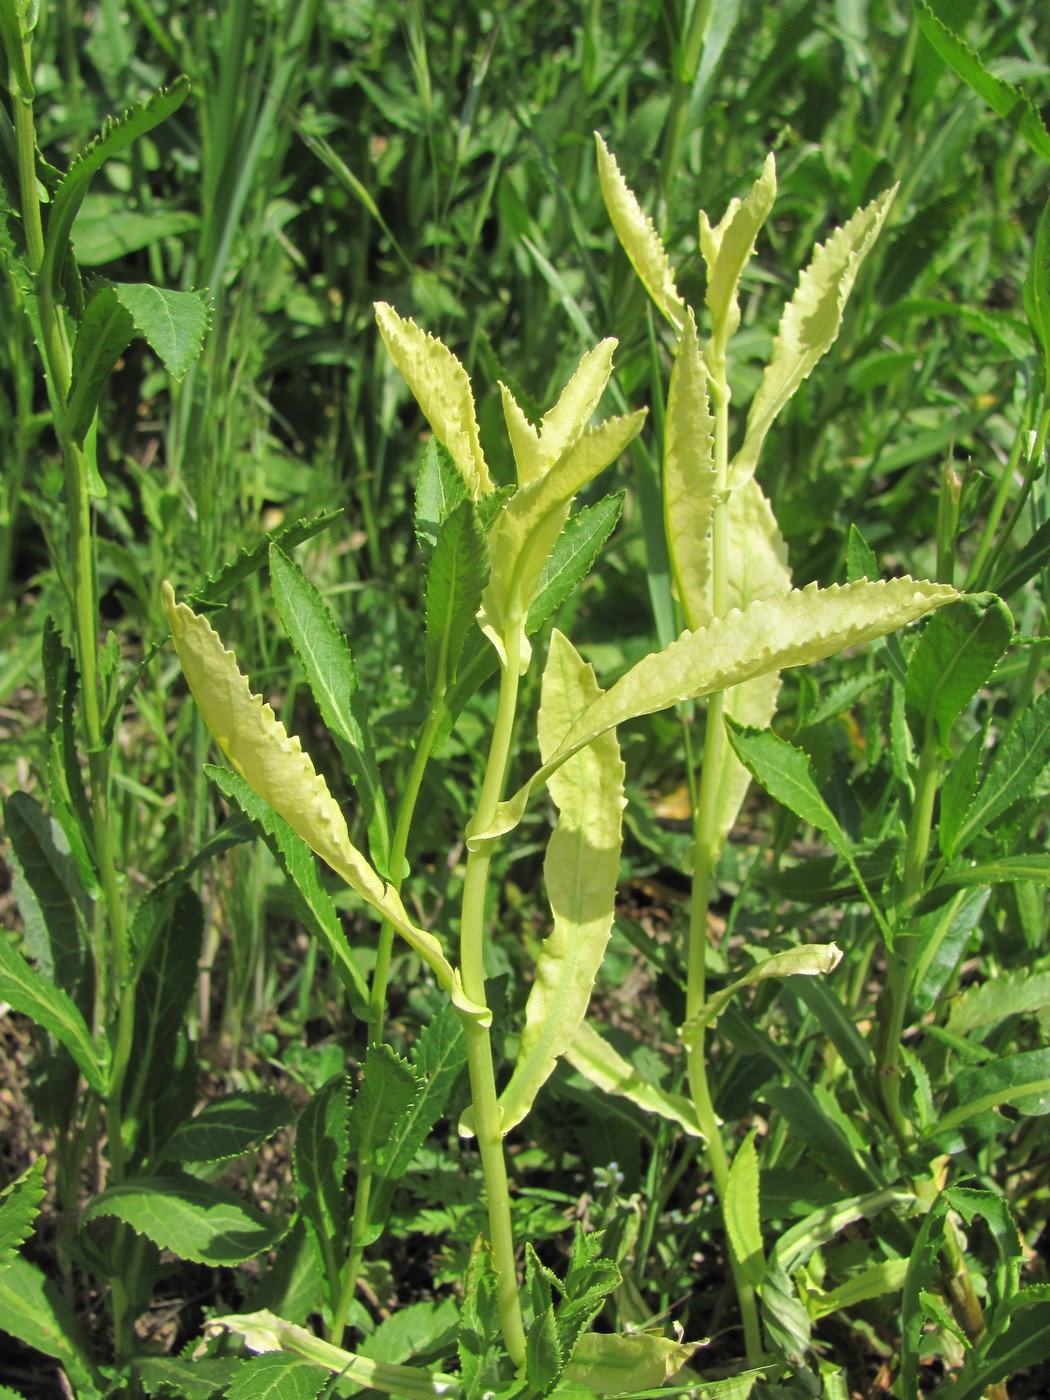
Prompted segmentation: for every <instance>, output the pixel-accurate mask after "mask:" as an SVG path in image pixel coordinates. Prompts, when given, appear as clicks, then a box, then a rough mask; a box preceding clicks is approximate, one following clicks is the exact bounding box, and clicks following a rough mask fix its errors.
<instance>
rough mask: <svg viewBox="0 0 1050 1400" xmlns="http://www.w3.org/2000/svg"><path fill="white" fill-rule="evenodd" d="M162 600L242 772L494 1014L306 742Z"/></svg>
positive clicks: (213, 720) (447, 978)
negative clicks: (385, 868)
mask: <svg viewBox="0 0 1050 1400" xmlns="http://www.w3.org/2000/svg"><path fill="white" fill-rule="evenodd" d="M161 596H162V601H163V604H164V610H165V612H166V613H167V615H168V624H169V626H170V628H171V635H172V638H173V640H174V642H175V649H176V651H177V652H178V655H179V662H180V664H181V666H182V670H183V674H184V675H185V677H186V681H187V684H188V685H189V687H190V691H191V692H192V694H193V698H194V699H195V700H196V702H197V704H198V706H199V707H200V710H201V713H202V714H203V716H204V721H205V723H206V724H207V726H208V728H209V729H210V730H211V732H212V735H213V736H214V738H215V741H216V743H217V744H218V745H219V747H220V748H221V749H222V751H223V753H224V754H225V755H226V757H227V758H228V759H229V761H230V763H231V764H232V766H233V768H234V769H235V770H236V772H238V773H239V774H240V775H241V777H242V778H243V779H244V780H245V782H246V783H248V785H249V786H250V787H252V788H254V789H255V791H256V792H257V793H258V794H259V796H260V797H263V798H265V800H266V801H267V802H268V803H269V804H270V806H271V807H272V808H273V809H274V811H275V812H276V813H277V814H278V816H281V817H283V818H284V819H285V821H286V822H287V823H288V825H289V826H290V827H291V828H292V830H293V831H294V832H295V833H296V834H297V835H298V836H301V837H302V839H303V840H304V841H305V842H306V844H307V845H308V846H309V847H310V849H311V850H312V851H313V852H314V853H315V854H316V855H319V856H320V857H321V859H322V860H324V861H326V862H327V863H328V864H329V865H330V866H331V867H332V869H333V870H334V871H335V872H336V874H337V875H339V876H340V877H341V878H342V879H344V880H345V881H346V883H347V884H348V885H349V886H350V888H351V889H353V890H354V891H356V893H357V894H359V895H360V896H361V898H362V899H364V900H365V901H366V902H367V903H368V904H370V905H371V906H372V907H373V909H375V910H376V911H377V912H378V913H379V914H381V915H382V916H383V918H385V919H388V920H389V921H390V924H391V925H392V927H393V928H395V929H396V930H397V931H398V933H400V934H401V936H402V937H403V938H404V939H406V941H407V942H408V943H409V944H410V945H411V946H412V948H414V949H415V951H416V952H417V953H418V954H419V955H420V957H421V958H422V959H423V960H424V962H426V963H427V965H428V966H429V967H430V968H431V969H432V970H433V972H434V973H435V975H436V977H437V979H438V982H439V983H440V984H441V986H442V987H443V988H444V989H445V990H446V991H447V992H448V993H449V994H450V995H451V996H452V998H453V1000H454V1001H455V1002H456V1005H457V1006H458V1007H459V1008H460V1009H461V1010H462V1011H464V1012H465V1013H466V1014H468V1015H477V1016H479V1017H481V1018H487V1017H488V1015H489V1013H488V1012H487V1011H486V1010H484V1009H483V1008H481V1007H478V1006H476V1005H475V1004H474V1003H473V1002H471V1001H470V1000H469V998H467V997H466V996H465V994H464V993H463V990H462V986H461V984H460V981H459V976H458V974H457V973H455V972H453V970H452V967H451V964H450V963H449V962H448V959H447V958H446V957H445V954H444V952H443V951H442V948H441V944H440V943H439V942H438V940H437V939H436V938H435V937H434V936H433V934H430V933H426V932H424V930H423V929H419V928H416V926H415V925H414V924H413V923H412V921H411V919H409V917H408V915H407V914H406V913H405V909H404V906H403V905H402V903H401V900H400V898H399V896H398V894H397V892H396V891H395V890H394V889H393V888H391V886H389V885H386V884H384V883H383V881H382V880H381V879H380V878H379V876H378V875H377V874H376V872H375V870H373V868H372V867H371V865H369V863H368V861H367V860H365V858H364V856H363V855H362V854H361V852H360V851H358V850H357V849H356V847H354V846H353V845H352V844H351V841H350V835H349V832H348V831H347V826H346V820H345V818H344V817H343V814H342V812H341V811H340V809H339V805H338V803H337V802H336V801H335V799H334V798H333V796H332V794H331V793H330V792H329V790H328V784H327V783H326V782H325V780H324V778H322V777H321V775H320V774H319V773H318V772H317V771H316V769H315V768H314V766H313V763H312V762H311V761H310V758H309V756H308V755H307V754H305V753H304V752H303V749H302V745H301V744H300V742H299V739H298V738H297V737H296V736H295V735H289V734H288V732H287V730H286V729H285V727H284V725H283V724H282V723H281V722H280V720H278V719H277V717H276V716H275V715H274V712H273V710H272V709H271V708H270V706H269V705H267V704H265V703H264V702H263V699H262V697H261V696H259V695H254V694H252V691H251V687H250V686H249V684H248V678H247V676H245V675H243V674H242V673H241V671H240V670H239V668H238V666H237V658H236V657H235V656H234V654H233V652H231V651H227V650H226V648H225V647H224V646H223V644H222V641H221V639H220V637H219V635H218V633H217V632H216V631H215V629H214V628H213V627H212V626H211V624H210V623H209V622H208V620H207V618H204V617H201V616H200V615H199V614H197V613H195V612H193V611H191V609H190V608H188V607H186V605H185V603H176V602H175V594H174V592H173V590H172V587H171V584H170V583H167V582H165V584H164V585H163V588H162V590H161Z"/></svg>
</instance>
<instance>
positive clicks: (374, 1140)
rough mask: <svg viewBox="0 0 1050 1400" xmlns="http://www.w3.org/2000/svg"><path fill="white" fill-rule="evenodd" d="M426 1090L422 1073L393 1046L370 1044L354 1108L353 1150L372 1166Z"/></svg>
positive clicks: (351, 1122)
mask: <svg viewBox="0 0 1050 1400" xmlns="http://www.w3.org/2000/svg"><path fill="white" fill-rule="evenodd" d="M422 1088H423V1074H422V1071H421V1070H420V1069H419V1068H418V1067H417V1066H415V1065H412V1064H410V1063H409V1062H408V1060H406V1059H403V1058H402V1056H400V1055H399V1054H397V1052H396V1051H395V1050H393V1049H391V1047H390V1046H389V1045H370V1046H369V1047H368V1050H367V1052H366V1054H365V1069H364V1075H363V1077H362V1079H361V1086H360V1088H359V1089H358V1091H357V1095H356V1097H355V1098H354V1102H353V1104H352V1105H351V1107H350V1125H349V1143H350V1151H351V1153H353V1155H354V1156H355V1157H357V1159H358V1160H359V1161H360V1162H361V1163H362V1164H364V1163H368V1164H371V1163H372V1162H373V1161H374V1160H375V1157H376V1154H377V1153H378V1152H379V1151H380V1150H381V1149H382V1147H383V1145H384V1144H385V1143H386V1141H387V1140H388V1138H390V1137H391V1136H392V1135H393V1133H394V1131H395V1129H396V1127H397V1124H398V1121H399V1120H400V1119H401V1118H403V1117H404V1116H405V1115H407V1114H409V1113H411V1112H412V1110H413V1108H414V1106H415V1103H416V1100H417V1099H418V1098H419V1095H420V1092H421V1090H422Z"/></svg>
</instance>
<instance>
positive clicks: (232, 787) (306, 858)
mask: <svg viewBox="0 0 1050 1400" xmlns="http://www.w3.org/2000/svg"><path fill="white" fill-rule="evenodd" d="M204 771H205V773H206V774H207V775H208V777H209V778H210V779H211V781H212V782H213V783H214V784H215V786H216V787H217V788H218V789H219V791H220V792H221V793H222V794H223V796H224V797H226V798H228V799H229V801H231V802H233V803H235V804H236V805H237V806H238V807H239V808H240V810H241V811H242V812H243V813H244V815H245V816H246V817H248V819H249V820H250V821H251V822H252V824H253V825H254V826H255V828H256V830H257V831H258V832H259V833H260V834H261V835H262V838H263V840H264V841H265V842H266V844H267V846H269V848H270V850H271V851H272V852H273V856H274V859H275V860H276V861H277V863H278V865H279V866H280V867H281V869H282V870H283V871H284V873H285V876H286V877H287V879H288V885H289V892H290V894H291V897H292V905H293V907H294V908H295V912H296V914H297V915H298V917H299V918H300V920H301V921H302V923H303V925H304V927H305V928H307V929H308V930H309V931H310V933H312V934H313V936H314V937H315V938H316V939H317V941H318V942H319V943H320V945H321V947H322V948H323V949H324V952H325V955H326V956H327V958H328V960H329V962H330V963H331V964H332V966H333V967H334V968H335V971H336V975H337V976H338V978H339V980H340V982H341V983H342V985H343V990H344V991H345V992H346V995H347V999H348V1001H349V1002H350V1008H351V1010H352V1011H353V1013H354V1015H355V1016H356V1017H357V1018H358V1020H359V1021H367V1020H368V986H367V984H366V982H365V979H364V977H363V976H362V974H361V970H360V968H359V967H358V966H357V963H356V962H354V960H353V957H352V956H351V954H350V949H349V948H348V947H347V943H346V935H345V934H344V932H343V926H342V924H341V923H340V922H339V915H338V913H337V912H336V907H335V904H334V903H333V902H332V897H331V895H329V893H328V892H327V890H326V889H325V888H324V886H323V885H322V884H321V881H320V878H319V877H318V874H317V865H316V863H315V861H314V858H313V853H312V851H311V850H310V847H309V846H308V845H307V844H306V842H305V841H304V840H303V839H302V837H301V836H297V835H296V834H295V832H294V831H293V830H292V828H291V827H290V826H289V825H288V823H287V822H286V821H285V820H284V818H283V817H279V816H278V815H277V813H276V812H275V811H274V810H273V808H272V807H271V806H270V804H269V803H268V802H267V801H266V800H265V799H264V798H262V797H260V796H259V794H258V793H257V792H256V791H255V790H254V788H251V787H249V786H248V784H247V783H246V782H245V781H244V779H243V778H241V777H239V776H238V774H236V773H232V772H231V771H230V770H229V769H228V768H216V767H214V766H213V765H212V764H209V763H206V764H205V765H204Z"/></svg>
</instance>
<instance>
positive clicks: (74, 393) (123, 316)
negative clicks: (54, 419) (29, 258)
mask: <svg viewBox="0 0 1050 1400" xmlns="http://www.w3.org/2000/svg"><path fill="white" fill-rule="evenodd" d="M134 336H135V318H134V317H133V316H132V314H131V312H130V311H129V310H128V308H127V307H126V306H124V305H123V304H122V303H121V300H120V298H119V297H118V295H117V291H116V288H115V287H114V286H113V285H112V284H111V283H109V282H99V283H97V284H96V285H95V286H94V287H93V288H92V290H91V295H90V296H89V297H88V299H87V303H86V305H85V306H84V312H83V315H82V316H81V318H80V321H79V323H78V325H77V335H76V340H75V341H74V342H73V377H72V380H71V382H70V387H69V397H68V400H67V403H66V417H65V425H64V426H65V430H66V432H67V433H68V434H69V436H70V437H71V438H72V439H73V441H74V442H75V443H77V444H78V446H83V443H84V437H85V435H86V433H87V430H88V429H89V428H90V427H91V423H92V420H93V419H94V417H95V413H96V412H97V410H98V402H99V398H100V397H101V394H102V389H103V387H104V385H105V383H106V380H107V379H108V378H109V376H110V374H111V373H112V371H113V367H114V365H115V364H116V363H117V361H118V360H119V359H120V357H121V355H123V353H124V351H125V350H126V349H127V348H128V346H129V345H130V344H131V342H132V340H133V339H134Z"/></svg>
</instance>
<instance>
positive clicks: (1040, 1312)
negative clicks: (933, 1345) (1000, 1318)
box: [937, 1288, 1050, 1400]
mask: <svg viewBox="0 0 1050 1400" xmlns="http://www.w3.org/2000/svg"><path fill="white" fill-rule="evenodd" d="M1029 1294H1033V1295H1035V1296H1033V1297H1028V1295H1029ZM1047 1356H1050V1298H1047V1297H1046V1296H1045V1295H1044V1294H1043V1293H1040V1292H1037V1290H1036V1289H1035V1288H1028V1289H1022V1290H1021V1292H1020V1293H1019V1294H1018V1295H1017V1297H1016V1298H1015V1299H1014V1300H1013V1305H1012V1307H1011V1310H1010V1322H1009V1327H1008V1329H1007V1330H1006V1331H1003V1332H999V1334H998V1335H997V1336H995V1337H993V1338H992V1339H991V1340H990V1341H986V1342H985V1344H984V1345H983V1346H982V1347H981V1353H980V1356H979V1357H971V1358H969V1361H970V1364H968V1365H967V1366H966V1367H964V1369H963V1373H962V1375H960V1377H959V1379H958V1380H957V1381H955V1382H954V1383H953V1384H951V1385H947V1386H942V1387H941V1388H940V1389H939V1390H938V1392H937V1394H938V1400H981V1397H982V1396H983V1395H985V1394H986V1393H987V1391H988V1388H989V1386H992V1385H995V1384H997V1383H998V1382H1000V1381H1007V1380H1009V1379H1010V1378H1011V1377H1012V1376H1018V1375H1020V1373H1022V1372H1024V1371H1026V1370H1027V1369H1028V1367H1030V1366H1042V1365H1043V1363H1044V1362H1045V1361H1046V1358H1047Z"/></svg>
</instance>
